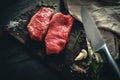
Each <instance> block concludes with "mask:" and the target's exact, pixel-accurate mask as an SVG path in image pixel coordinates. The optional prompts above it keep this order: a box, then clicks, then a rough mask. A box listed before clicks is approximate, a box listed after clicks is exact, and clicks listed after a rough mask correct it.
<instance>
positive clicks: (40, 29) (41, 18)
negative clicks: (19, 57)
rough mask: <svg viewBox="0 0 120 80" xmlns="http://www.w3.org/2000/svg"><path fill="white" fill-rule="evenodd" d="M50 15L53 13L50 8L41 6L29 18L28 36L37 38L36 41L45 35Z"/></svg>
mask: <svg viewBox="0 0 120 80" xmlns="http://www.w3.org/2000/svg"><path fill="white" fill-rule="evenodd" d="M52 15H53V10H52V9H50V8H45V7H42V8H40V10H39V11H38V12H37V13H36V14H35V15H34V16H33V17H32V18H31V20H30V22H29V24H28V26H27V28H28V32H29V34H30V37H31V38H32V39H33V40H38V41H41V40H42V38H43V37H44V36H45V34H46V32H47V29H48V27H49V23H50V19H51V17H52Z"/></svg>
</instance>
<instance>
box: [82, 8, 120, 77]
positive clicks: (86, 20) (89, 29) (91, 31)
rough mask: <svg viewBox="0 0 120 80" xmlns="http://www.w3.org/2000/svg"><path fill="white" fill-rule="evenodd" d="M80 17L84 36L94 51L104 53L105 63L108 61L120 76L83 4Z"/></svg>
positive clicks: (119, 71) (119, 75)
mask: <svg viewBox="0 0 120 80" xmlns="http://www.w3.org/2000/svg"><path fill="white" fill-rule="evenodd" d="M81 17H82V22H83V25H84V29H85V32H86V36H87V38H88V41H89V42H90V43H91V46H92V47H93V49H94V50H95V51H98V52H99V53H102V54H103V55H104V57H105V59H106V61H107V63H109V66H110V67H111V68H112V69H113V70H114V72H115V73H116V74H117V76H118V77H119V78H120V70H119V67H118V65H117V63H116V62H115V60H114V59H113V58H112V56H111V54H110V52H109V50H108V48H107V46H106V43H105V42H104V40H103V38H102V36H101V34H100V32H99V30H98V29H97V26H96V24H95V23H94V22H93V20H92V17H91V15H90V14H89V12H88V10H87V9H86V8H85V6H82V7H81Z"/></svg>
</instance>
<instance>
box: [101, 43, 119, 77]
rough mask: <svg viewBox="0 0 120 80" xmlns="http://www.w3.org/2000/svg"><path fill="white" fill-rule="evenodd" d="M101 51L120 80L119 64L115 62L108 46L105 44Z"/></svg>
mask: <svg viewBox="0 0 120 80" xmlns="http://www.w3.org/2000/svg"><path fill="white" fill-rule="evenodd" d="M99 51H100V52H101V53H103V55H104V56H105V59H106V60H107V62H108V64H109V66H110V67H111V68H112V69H113V70H114V72H115V73H116V74H117V75H118V78H119V79H120V69H119V67H118V65H117V63H116V62H115V60H114V59H113V58H112V56H111V54H110V52H109V50H108V48H107V46H106V44H104V45H103V46H102V47H101V49H100V50H99Z"/></svg>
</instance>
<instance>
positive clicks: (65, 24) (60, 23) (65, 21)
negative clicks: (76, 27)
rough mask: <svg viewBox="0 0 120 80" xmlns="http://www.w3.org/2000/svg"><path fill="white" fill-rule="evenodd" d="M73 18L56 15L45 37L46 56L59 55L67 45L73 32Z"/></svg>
mask: <svg viewBox="0 0 120 80" xmlns="http://www.w3.org/2000/svg"><path fill="white" fill-rule="evenodd" d="M73 21H74V19H73V17H72V16H70V15H63V14H62V13H56V14H55V15H53V17H52V19H51V21H50V27H49V30H48V33H47V35H46V37H45V45H46V54H47V55H49V54H59V53H60V52H61V51H62V50H63V49H64V48H65V45H66V43H67V40H68V37H69V34H70V32H71V28H72V24H73Z"/></svg>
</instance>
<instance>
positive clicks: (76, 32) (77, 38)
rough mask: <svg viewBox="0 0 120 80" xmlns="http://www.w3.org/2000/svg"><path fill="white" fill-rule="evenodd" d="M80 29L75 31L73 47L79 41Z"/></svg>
mask: <svg viewBox="0 0 120 80" xmlns="http://www.w3.org/2000/svg"><path fill="white" fill-rule="evenodd" d="M79 37H80V31H79V32H78V31H75V41H74V43H73V48H74V47H75V45H76V43H77V42H79Z"/></svg>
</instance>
